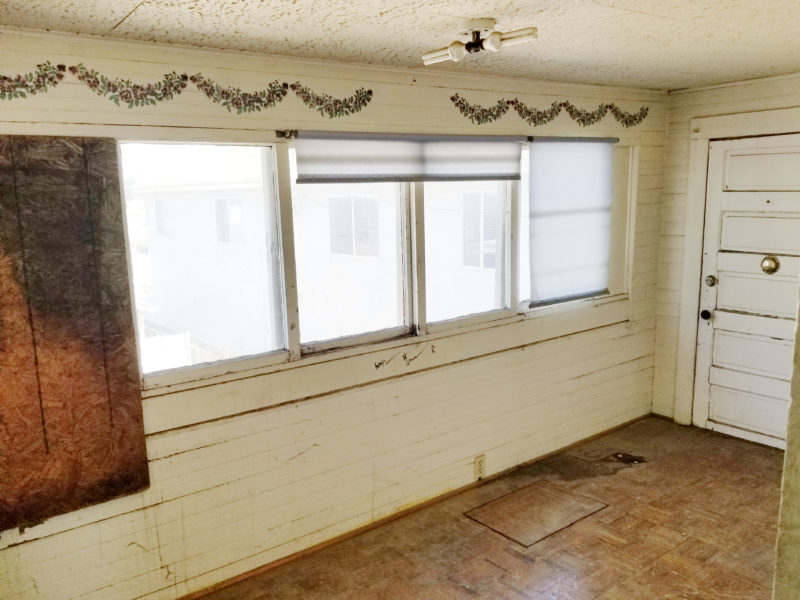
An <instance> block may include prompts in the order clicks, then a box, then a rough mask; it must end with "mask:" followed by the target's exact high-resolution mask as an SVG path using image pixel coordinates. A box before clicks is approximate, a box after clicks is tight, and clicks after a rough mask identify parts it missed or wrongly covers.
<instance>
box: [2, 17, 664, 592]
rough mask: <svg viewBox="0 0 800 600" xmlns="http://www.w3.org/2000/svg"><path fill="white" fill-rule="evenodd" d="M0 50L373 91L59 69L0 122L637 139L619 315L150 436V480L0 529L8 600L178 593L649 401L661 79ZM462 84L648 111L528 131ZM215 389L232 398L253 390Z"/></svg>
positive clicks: (52, 44) (57, 43) (102, 66)
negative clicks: (461, 102)
mask: <svg viewBox="0 0 800 600" xmlns="http://www.w3.org/2000/svg"><path fill="white" fill-rule="evenodd" d="M0 56H2V62H0V65H2V70H3V72H4V74H10V75H14V74H16V73H18V72H22V73H24V72H28V71H30V70H32V69H33V67H34V66H35V64H36V63H38V62H42V61H45V60H50V61H52V62H53V63H54V64H55V63H66V64H67V65H71V64H76V63H78V62H83V63H84V64H86V66H87V67H89V68H96V69H98V70H100V71H101V72H103V73H105V74H108V75H110V76H122V77H130V78H131V79H133V80H134V81H139V82H142V83H146V82H148V81H153V80H155V79H158V78H159V77H160V75H161V74H163V73H165V72H168V71H172V70H173V69H176V70H178V72H181V71H186V72H188V73H190V74H191V73H195V72H198V71H202V72H203V73H204V74H205V75H206V76H209V77H213V78H216V79H218V80H219V82H220V83H222V84H228V85H233V86H240V87H242V88H243V89H257V88H260V87H263V86H264V84H265V83H266V82H268V81H271V80H273V79H281V80H286V81H290V82H293V81H296V80H300V81H302V82H303V83H305V84H306V85H309V86H310V87H312V88H313V89H315V90H318V91H323V92H327V93H331V94H334V95H337V96H343V95H349V94H351V93H352V92H353V91H354V90H355V89H356V88H358V87H361V86H365V87H369V88H372V89H373V90H374V92H375V97H374V100H373V102H372V104H370V106H368V107H367V109H365V110H364V111H363V112H361V113H359V114H357V115H355V116H351V117H346V118H343V119H336V120H333V121H332V120H328V119H323V118H321V117H320V116H319V115H318V114H316V113H314V112H312V111H311V110H309V109H307V108H306V107H304V106H303V105H302V104H301V103H300V101H299V100H298V99H297V98H296V97H294V96H293V95H291V94H290V95H289V96H288V97H287V98H286V99H285V100H284V101H283V102H282V103H281V104H279V105H278V106H277V107H275V108H273V109H271V110H268V111H267V112H263V113H255V114H252V115H243V116H238V117H237V116H235V115H231V114H229V113H227V111H225V109H224V108H222V107H220V106H219V105H216V104H213V103H211V102H209V101H208V100H207V99H206V98H205V97H204V96H202V94H200V93H199V92H198V91H197V90H195V89H194V88H193V87H192V86H191V85H190V87H189V88H187V90H186V91H185V92H184V93H183V94H181V96H179V97H178V98H176V99H175V100H174V101H172V102H170V103H166V104H164V105H159V106H151V107H146V108H140V109H136V110H128V109H127V108H118V107H116V106H114V105H113V104H112V103H111V102H109V101H108V100H106V99H104V98H100V97H97V96H95V95H93V93H92V92H91V91H90V90H89V89H87V88H86V87H85V86H83V85H82V84H79V83H77V82H76V81H75V80H74V79H71V78H70V77H69V76H68V77H67V78H66V80H65V82H64V83H62V84H61V85H59V86H58V87H57V88H55V89H53V90H51V91H50V92H49V93H48V94H45V95H41V96H37V97H34V98H31V99H29V100H23V101H16V102H3V103H2V104H0V131H3V132H5V133H22V132H26V133H31V132H37V133H50V134H53V133H54V132H58V133H64V132H75V133H76V134H77V133H80V132H83V133H84V134H85V133H87V130H92V131H93V132H94V133H97V131H102V132H104V133H105V134H106V135H112V136H120V135H121V134H120V131H125V132H126V134H127V135H131V136H134V137H151V138H152V137H153V136H154V135H156V134H154V133H153V132H154V131H155V132H156V133H157V131H158V130H156V129H153V127H154V126H165V127H167V126H169V127H183V128H186V129H184V130H183V131H184V132H185V137H186V138H189V139H191V138H196V139H228V138H229V137H230V136H231V135H232V133H231V131H232V130H240V131H247V130H249V131H250V132H251V133H252V139H258V136H259V135H260V133H259V132H263V134H264V136H267V135H270V136H271V135H272V130H274V129H275V128H280V129H285V128H314V129H321V128H327V129H341V130H359V131H379V130H387V131H413V132H447V133H486V134H488V133H513V134H526V135H527V134H532V133H534V131H535V133H537V134H540V135H562V136H575V135H592V136H615V137H621V138H623V139H624V140H625V141H626V142H627V143H631V144H635V145H639V146H640V147H641V154H640V163H639V179H638V182H637V183H638V190H637V191H638V206H637V211H636V215H637V216H636V225H635V262H634V272H633V286H632V290H631V299H632V302H631V319H630V321H629V322H625V323H621V324H616V325H611V326H607V327H601V328H598V329H593V330H590V331H586V332H583V333H578V334H575V335H570V336H566V337H562V338H558V339H554V340H551V341H547V342H542V343H538V344H533V345H529V346H526V347H523V348H518V349H514V350H508V351H502V352H498V353H495V354H491V355H489V356H485V357H481V358H476V359H473V360H468V361H464V362H458V363H455V364H450V365H445V366H442V367H438V368H434V369H429V370H425V371H422V372H418V373H414V374H411V375H406V376H402V377H396V378H393V379H388V380H385V381H380V382H377V383H373V384H369V385H365V386H361V387H356V388H353V389H349V390H341V391H335V392H332V393H329V394H324V395H322V396H319V397H316V398H313V399H309V400H305V401H301V402H295V403H290V404H284V405H281V406H275V407H271V408H267V409H264V410H256V411H252V412H248V413H246V414H242V415H239V416H233V417H228V418H223V419H219V420H216V421H213V422H208V423H202V424H195V425H190V426H186V427H179V428H175V429H169V430H166V431H159V432H158V433H153V434H151V435H149V436H148V439H147V446H148V457H149V460H150V475H151V480H152V485H151V487H150V489H149V490H147V491H145V492H143V493H140V494H137V495H134V496H130V497H127V498H120V499H117V500H113V501H111V502H107V503H104V504H101V505H98V506H95V507H91V508H88V509H85V510H81V511H77V512H75V513H70V514H68V515H63V516H60V517H56V518H53V519H50V520H48V521H46V522H45V523H43V524H41V525H38V526H36V527H33V528H31V529H28V530H26V531H24V532H22V533H20V532H17V531H7V532H3V533H2V535H0V548H2V549H0V574H1V575H0V597H2V598H3V599H4V600H21V599H23V598H38V597H42V598H48V599H51V600H58V599H67V598H81V599H82V600H90V599H92V600H100V599H102V600H117V599H118V600H122V599H131V598H147V599H153V600H154V599H174V598H178V597H180V596H182V595H184V594H186V593H189V592H192V591H195V590H198V589H202V588H204V587H206V586H209V585H212V584H215V583H217V582H220V581H223V580H225V579H227V578H230V577H233V576H235V575H237V574H239V573H242V572H244V571H247V570H249V569H253V568H255V567H257V566H259V565H262V564H265V563H268V562H270V561H273V560H276V559H279V558H281V557H284V556H287V555H289V554H292V553H294V552H297V551H300V550H302V549H304V548H308V547H309V546H312V545H314V544H317V543H320V542H323V541H325V540H328V539H331V538H332V537H335V536H337V535H340V534H342V533H345V532H347V531H350V530H353V529H355V528H357V527H360V526H363V525H366V524H369V523H371V522H373V521H374V520H376V519H380V518H383V517H386V516H389V515H392V514H394V513H396V512H398V511H400V510H403V509H405V508H408V507H410V506H414V505H415V504H418V503H421V502H423V501H425V500H428V499H430V498H434V497H436V496H438V495H441V494H443V493H446V492H448V491H450V490H453V489H457V488H459V487H461V486H464V485H466V484H468V483H470V482H472V481H473V457H474V456H475V455H476V454H481V453H485V454H486V467H487V472H488V473H489V474H492V473H496V472H499V471H502V470H504V469H507V468H509V467H512V466H514V465H516V464H519V463H521V462H525V461H528V460H531V459H533V458H536V457H537V456H541V455H544V454H546V453H548V452H552V451H553V450H556V449H558V448H561V447H564V446H566V445H569V444H571V443H574V442H576V441H578V440H580V439H583V438H586V437H588V436H591V435H593V434H595V433H598V432H601V431H603V430H606V429H609V428H611V427H614V426H615V425H618V424H621V423H624V422H626V421H629V420H631V419H634V418H636V417H638V416H641V415H645V414H647V413H649V412H650V409H651V394H652V383H653V367H654V363H653V359H654V337H655V305H656V297H655V286H656V267H657V259H658V241H659V232H660V225H659V215H660V202H661V183H662V182H661V176H662V157H663V149H664V128H665V123H666V113H665V99H666V97H665V95H664V94H662V93H659V92H651V91H631V90H622V89H613V88H605V87H601V86H580V85H573V84H560V83H552V82H531V81H522V80H511V79H499V78H493V77H483V76H481V77H469V76H464V75H460V74H446V73H441V72H438V71H433V70H431V71H426V70H421V69H420V70H416V71H409V70H392V69H383V68H372V67H359V66H355V65H335V64H324V63H319V62H316V63H315V62H304V61H295V60H289V59H282V58H271V57H264V56H255V55H250V54H239V53H223V52H212V51H201V50H194V49H185V48H167V47H163V46H155V45H147V44H133V43H117V42H101V41H98V40H93V39H87V38H78V37H74V36H60V35H39V34H36V35H33V34H28V33H25V32H13V31H12V32H3V35H2V36H1V37H0ZM456 91H458V92H461V93H462V94H463V95H464V96H465V97H466V98H467V99H468V100H470V101H472V102H479V103H483V104H485V105H489V104H491V103H494V102H495V101H496V100H497V99H499V98H500V97H506V98H513V97H515V96H519V97H520V99H521V100H523V101H525V102H526V103H528V104H532V105H536V106H539V107H545V106H547V105H548V104H550V103H551V102H552V101H553V100H555V99H569V100H570V101H571V102H573V103H574V104H576V105H578V106H581V107H583V108H593V107H596V106H597V105H598V104H600V103H602V102H616V103H617V104H619V105H620V106H622V107H623V108H624V109H625V110H630V111H633V110H637V109H638V108H639V106H641V105H643V104H646V105H647V106H649V107H650V115H649V116H648V117H647V119H646V120H645V121H644V123H642V124H641V125H640V126H638V127H633V128H630V129H624V128H622V127H621V126H620V125H619V124H617V123H616V121H614V120H613V118H612V117H611V116H610V115H609V116H607V117H606V118H605V119H604V120H603V121H602V122H601V124H600V125H598V126H595V127H591V128H588V129H583V128H580V127H579V126H578V125H577V124H576V123H575V122H573V121H571V120H570V119H569V118H568V117H567V116H566V115H564V114H562V115H561V116H559V117H558V118H557V119H556V120H555V121H554V122H553V123H551V124H549V125H547V126H546V127H541V128H537V129H535V130H534V129H532V128H530V127H528V126H527V125H526V124H525V123H524V122H522V121H521V120H520V119H519V118H518V117H517V116H516V114H514V113H512V112H511V111H509V113H508V114H506V115H505V116H504V117H503V118H502V119H501V120H500V121H498V122H496V123H494V124H492V125H487V126H482V127H477V126H474V125H472V124H471V123H469V122H468V121H467V120H466V119H464V118H463V117H461V116H460V115H459V114H458V113H457V112H456V110H455V109H454V108H453V106H452V105H451V104H450V102H449V97H450V95H451V94H452V93H453V92H456ZM87 124H88V125H87ZM131 125H133V126H137V127H138V128H141V133H137V131H138V129H137V127H134V128H131V127H129V126H131ZM195 127H199V128H203V129H202V130H199V132H198V130H195V129H192V128H195ZM208 128H220V129H219V130H217V131H216V132H213V131H212V130H210V129H208ZM174 131H175V130H171V133H170V135H172V136H174V135H175V133H174ZM210 132H211V133H210ZM248 135H250V134H248ZM156 137H157V136H156ZM223 385H224V386H226V389H227V390H228V391H229V393H230V394H231V395H232V396H235V395H236V394H241V393H243V390H244V389H247V388H245V387H243V383H242V382H237V381H233V382H229V383H225V384H223ZM263 385H264V386H269V385H270V380H269V376H268V375H267V376H264V377H263ZM279 392H280V393H284V394H285V395H286V397H287V398H290V397H291V390H280V391H279ZM183 393H184V394H185V393H187V392H183ZM189 393H196V394H197V397H198V399H201V398H202V397H203V396H202V393H203V392H202V390H197V391H196V392H189ZM157 401H158V398H151V399H150V400H149V401H148V404H147V405H145V411H146V412H147V411H148V410H149V409H150V407H151V406H152V403H153V402H157ZM145 418H146V419H148V418H149V417H148V415H145ZM155 429H156V430H157V429H158V427H156V428H155Z"/></svg>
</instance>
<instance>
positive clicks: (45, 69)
mask: <svg viewBox="0 0 800 600" xmlns="http://www.w3.org/2000/svg"><path fill="white" fill-rule="evenodd" d="M64 71H66V67H65V66H64V65H54V64H52V63H51V62H50V61H49V60H48V61H47V62H44V63H40V64H38V65H36V70H35V71H33V72H32V73H26V74H25V75H17V76H16V77H8V76H6V75H0V100H13V99H14V98H27V97H28V96H29V95H30V96H35V95H36V94H39V93H45V92H47V90H48V87H50V86H53V87H55V86H57V85H58V84H59V82H60V81H61V80H62V79H64Z"/></svg>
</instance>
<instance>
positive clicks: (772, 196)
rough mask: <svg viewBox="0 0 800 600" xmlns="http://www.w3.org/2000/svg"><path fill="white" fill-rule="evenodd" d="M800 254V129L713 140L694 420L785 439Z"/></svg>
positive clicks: (750, 435) (764, 438)
mask: <svg viewBox="0 0 800 600" xmlns="http://www.w3.org/2000/svg"><path fill="white" fill-rule="evenodd" d="M768 257H775V258H776V259H777V263H778V265H779V266H778V269H777V271H776V272H774V273H767V272H765V271H764V270H763V269H762V260H764V259H768ZM798 257H800V135H780V136H770V137H762V138H747V139H739V140H722V141H714V142H711V143H710V144H709V151H708V176H707V185H706V207H705V230H704V236H703V262H702V270H701V274H700V275H701V283H700V303H699V304H700V306H699V311H698V312H699V314H700V315H702V316H701V317H700V318H698V319H697V353H696V361H697V363H696V369H695V382H694V405H693V419H692V421H693V422H694V423H695V424H696V425H700V426H703V427H708V428H710V429H714V430H718V431H723V432H725V433H729V434H733V435H737V436H739V437H744V438H746V439H750V440H753V441H758V442H761V443H765V444H769V445H772V446H777V447H783V446H784V445H785V441H784V440H785V432H786V418H787V414H788V404H789V400H790V395H789V385H790V380H791V376H792V357H793V352H794V347H793V340H794V330H795V323H796V313H797V298H798V273H800V258H798ZM769 260H770V259H768V262H769ZM768 266H769V265H768Z"/></svg>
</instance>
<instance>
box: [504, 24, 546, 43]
mask: <svg viewBox="0 0 800 600" xmlns="http://www.w3.org/2000/svg"><path fill="white" fill-rule="evenodd" d="M538 37H539V30H538V29H536V27H526V28H525V29H517V30H516V31H509V32H508V33H501V34H500V39H501V40H502V42H503V47H505V46H513V45H515V44H522V43H523V42H529V41H531V40H535V39H536V38H538Z"/></svg>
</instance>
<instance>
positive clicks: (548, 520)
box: [464, 482, 606, 546]
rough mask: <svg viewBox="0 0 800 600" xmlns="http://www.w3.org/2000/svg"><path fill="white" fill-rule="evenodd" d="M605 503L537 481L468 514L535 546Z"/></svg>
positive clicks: (509, 537) (489, 526) (510, 536)
mask: <svg viewBox="0 0 800 600" xmlns="http://www.w3.org/2000/svg"><path fill="white" fill-rule="evenodd" d="M605 507H606V505H605V504H603V503H602V502H597V501H596V500H592V499H590V498H586V497H584V496H573V495H572V494H567V493H566V492H562V491H561V490H558V489H556V488H554V487H553V486H551V485H548V484H547V483H542V482H537V483H532V484H531V485H528V486H525V487H523V488H520V489H518V490H516V491H514V492H511V493H510V494H506V495H505V496H501V497H500V498H497V499H496V500H492V501H491V502H487V503H486V504H483V505H481V506H478V507H477V508H473V509H472V510H470V511H467V512H466V513H464V514H465V515H466V516H467V517H469V518H470V519H472V520H474V521H477V522H478V523H481V524H482V525H485V526H486V527H488V528H489V529H492V530H494V531H496V532H497V533H499V534H501V535H504V536H505V537H507V538H508V539H510V540H513V541H515V542H517V543H518V544H522V545H523V546H531V545H533V544H535V543H536V542H538V541H539V540H541V539H544V538H546V537H547V536H549V535H552V534H554V533H556V532H557V531H561V530H562V529H564V528H565V527H568V526H569V525H572V524H573V523H575V522H576V521H580V520H581V519H583V518H584V517H588V516H589V515H591V514H594V513H596V512H597V511H599V510H602V509H603V508H605Z"/></svg>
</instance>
